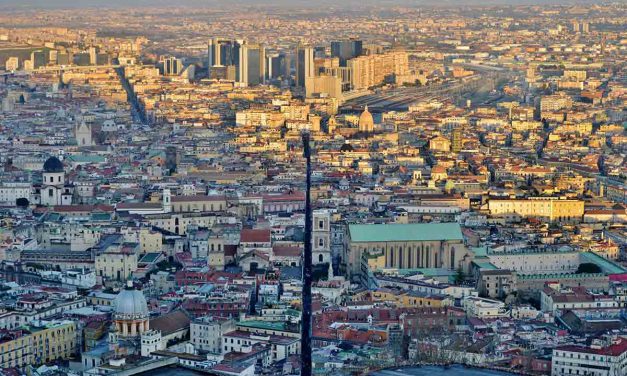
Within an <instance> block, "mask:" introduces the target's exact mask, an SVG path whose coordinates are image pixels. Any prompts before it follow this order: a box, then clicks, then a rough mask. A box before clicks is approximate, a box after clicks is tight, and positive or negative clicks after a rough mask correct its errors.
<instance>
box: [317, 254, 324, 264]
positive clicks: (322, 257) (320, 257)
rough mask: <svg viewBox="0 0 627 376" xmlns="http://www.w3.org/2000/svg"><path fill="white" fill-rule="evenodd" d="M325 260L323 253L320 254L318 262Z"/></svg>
mask: <svg viewBox="0 0 627 376" xmlns="http://www.w3.org/2000/svg"><path fill="white" fill-rule="evenodd" d="M323 261H324V256H322V254H319V255H318V262H323Z"/></svg>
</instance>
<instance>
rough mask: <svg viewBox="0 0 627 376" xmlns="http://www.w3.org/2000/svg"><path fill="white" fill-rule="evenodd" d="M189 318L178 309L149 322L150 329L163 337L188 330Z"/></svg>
mask: <svg viewBox="0 0 627 376" xmlns="http://www.w3.org/2000/svg"><path fill="white" fill-rule="evenodd" d="M189 323H190V317H189V315H188V314H187V312H185V311H183V310H181V309H179V310H176V311H172V312H170V313H168V314H165V315H163V316H159V317H157V318H154V319H152V320H150V329H154V330H158V331H160V332H161V334H162V335H163V336H167V335H168V334H172V333H175V332H178V331H180V330H183V329H189Z"/></svg>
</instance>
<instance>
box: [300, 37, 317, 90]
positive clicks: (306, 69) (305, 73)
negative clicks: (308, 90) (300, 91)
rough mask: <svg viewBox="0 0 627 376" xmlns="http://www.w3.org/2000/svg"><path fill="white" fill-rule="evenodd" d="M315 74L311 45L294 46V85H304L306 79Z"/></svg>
mask: <svg viewBox="0 0 627 376" xmlns="http://www.w3.org/2000/svg"><path fill="white" fill-rule="evenodd" d="M313 76H315V64H314V50H313V48H311V47H306V46H298V47H297V48H296V86H297V87H302V88H304V87H305V82H306V79H307V78H309V77H313Z"/></svg>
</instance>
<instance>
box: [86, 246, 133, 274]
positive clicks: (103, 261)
mask: <svg viewBox="0 0 627 376" xmlns="http://www.w3.org/2000/svg"><path fill="white" fill-rule="evenodd" d="M95 269H96V276H97V277H99V278H100V280H101V281H102V280H116V281H125V280H127V279H129V278H131V275H132V274H133V272H134V271H135V270H137V254H136V253H135V252H134V251H133V250H127V249H120V250H116V251H107V252H104V253H101V254H99V255H97V256H96V260H95Z"/></svg>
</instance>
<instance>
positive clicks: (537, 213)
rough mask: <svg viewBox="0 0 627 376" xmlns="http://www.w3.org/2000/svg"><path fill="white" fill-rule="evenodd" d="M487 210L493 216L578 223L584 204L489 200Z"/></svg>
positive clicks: (553, 199) (555, 200)
mask: <svg viewBox="0 0 627 376" xmlns="http://www.w3.org/2000/svg"><path fill="white" fill-rule="evenodd" d="M488 210H489V211H490V214H491V215H493V216H512V217H516V216H520V217H523V218H538V219H543V220H547V221H549V222H580V221H581V219H582V218H583V212H584V202H583V201H581V200H565V199H559V198H556V197H547V198H543V197H532V198H528V199H522V200H517V199H506V200H500V199H499V200H489V201H488Z"/></svg>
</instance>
